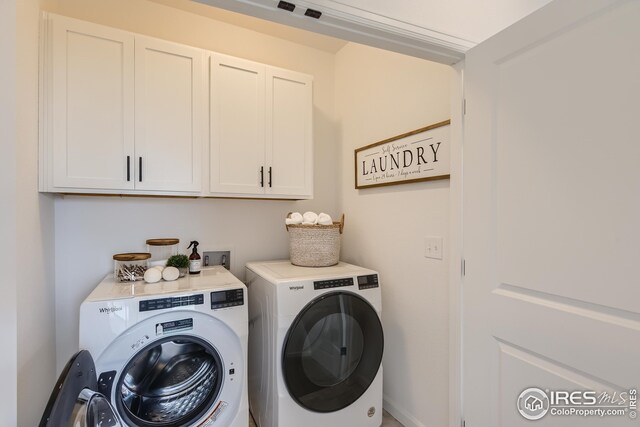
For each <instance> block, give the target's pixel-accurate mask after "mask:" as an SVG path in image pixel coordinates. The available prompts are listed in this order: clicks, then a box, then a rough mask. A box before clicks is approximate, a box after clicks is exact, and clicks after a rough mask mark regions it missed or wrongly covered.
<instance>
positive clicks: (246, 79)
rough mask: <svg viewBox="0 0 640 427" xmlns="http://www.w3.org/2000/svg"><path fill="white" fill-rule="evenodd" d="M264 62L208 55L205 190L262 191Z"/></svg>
mask: <svg viewBox="0 0 640 427" xmlns="http://www.w3.org/2000/svg"><path fill="white" fill-rule="evenodd" d="M264 75H265V73H264V65H262V64H257V63H255V62H251V61H245V60H242V59H239V58H233V57H230V56H226V55H220V54H212V55H211V74H210V78H211V83H210V88H211V121H210V123H211V130H210V135H211V136H210V138H211V145H210V153H209V156H210V163H209V164H210V171H209V174H210V190H211V192H212V193H235V194H260V193H264V167H265V161H264V158H265V146H264V142H265V117H264V105H265V79H264Z"/></svg>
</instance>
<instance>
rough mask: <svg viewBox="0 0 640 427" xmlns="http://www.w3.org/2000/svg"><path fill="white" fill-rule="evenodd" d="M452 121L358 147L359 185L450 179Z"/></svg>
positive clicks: (374, 185)
mask: <svg viewBox="0 0 640 427" xmlns="http://www.w3.org/2000/svg"><path fill="white" fill-rule="evenodd" d="M449 124H450V120H445V121H444V122H440V123H436V124H433V125H430V126H426V127H423V128H420V129H416V130H414V131H411V132H407V133H404V134H402V135H398V136H395V137H393V138H389V139H385V140H384V141H380V142H376V143H375V144H371V145H367V146H365V147H361V148H358V149H356V150H355V169H356V170H355V175H356V188H358V189H360V188H368V187H380V186H383V185H396V184H407V183H410V182H419V181H430V180H435V179H447V178H449V163H450V162H449V151H450V143H449Z"/></svg>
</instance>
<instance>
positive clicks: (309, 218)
mask: <svg viewBox="0 0 640 427" xmlns="http://www.w3.org/2000/svg"><path fill="white" fill-rule="evenodd" d="M302 223H303V224H317V223H318V214H317V213H315V212H305V213H304V215H302Z"/></svg>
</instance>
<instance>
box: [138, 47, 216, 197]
mask: <svg viewBox="0 0 640 427" xmlns="http://www.w3.org/2000/svg"><path fill="white" fill-rule="evenodd" d="M203 56H204V54H203V52H202V51H201V50H199V49H195V48H191V47H187V46H183V45H178V44H174V43H170V42H166V41H163V40H157V39H151V38H148V37H142V36H137V37H136V49H135V61H136V65H135V88H136V89H135V94H136V100H135V140H136V143H135V155H136V159H135V160H136V176H135V186H136V189H140V190H159V191H187V192H199V191H200V189H201V174H202V172H201V162H202V139H203V138H202V137H203V117H202V116H203V103H202V98H203V97H204V96H205V95H206V94H205V90H204V86H203V76H204V72H203V66H204V64H203V62H204V61H203Z"/></svg>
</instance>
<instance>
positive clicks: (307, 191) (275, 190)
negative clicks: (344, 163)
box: [265, 67, 313, 197]
mask: <svg viewBox="0 0 640 427" xmlns="http://www.w3.org/2000/svg"><path fill="white" fill-rule="evenodd" d="M266 79H267V93H266V98H267V105H266V121H267V129H266V131H267V137H266V155H267V157H266V163H267V166H268V170H267V182H266V185H265V188H266V192H267V194H271V195H274V196H277V195H283V196H301V197H304V196H307V197H311V196H312V195H313V127H312V123H313V118H312V117H313V111H312V105H313V102H312V99H311V98H312V78H311V76H308V75H306V74H300V73H296V72H293V71H288V70H282V69H279V68H274V67H267V77H266Z"/></svg>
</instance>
